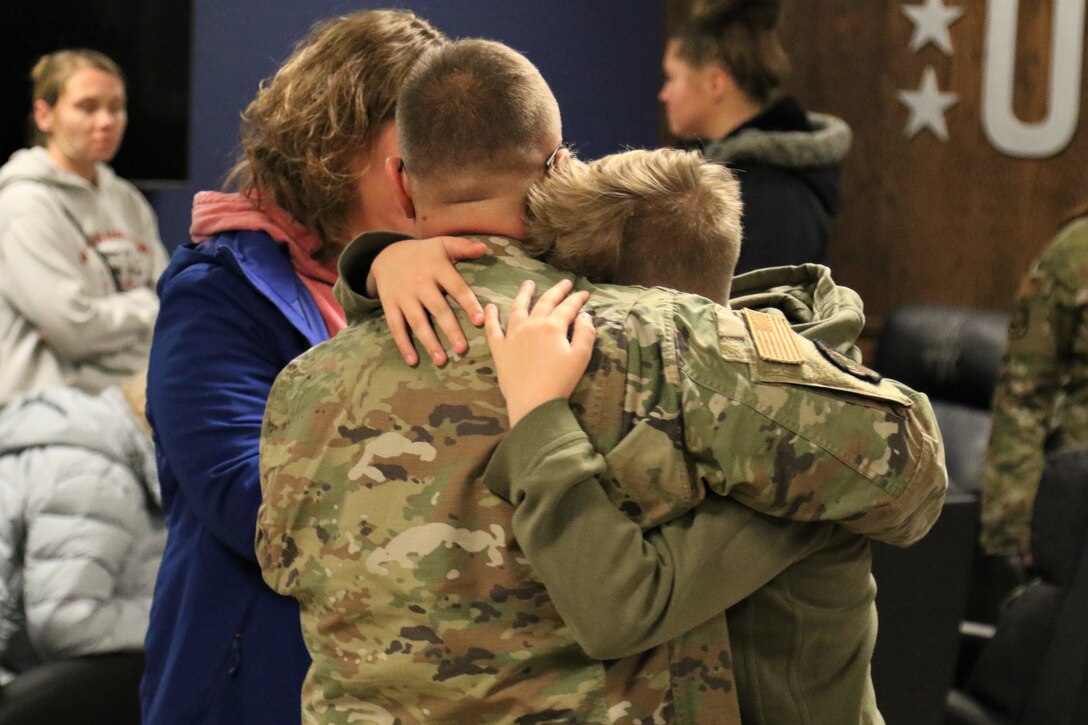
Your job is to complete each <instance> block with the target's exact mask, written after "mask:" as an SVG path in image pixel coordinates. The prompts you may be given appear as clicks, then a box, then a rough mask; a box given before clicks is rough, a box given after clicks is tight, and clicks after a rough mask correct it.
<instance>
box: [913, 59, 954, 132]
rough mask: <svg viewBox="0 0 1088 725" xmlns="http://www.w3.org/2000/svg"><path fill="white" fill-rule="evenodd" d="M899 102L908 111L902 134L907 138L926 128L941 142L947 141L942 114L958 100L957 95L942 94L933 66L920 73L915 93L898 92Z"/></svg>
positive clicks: (946, 129)
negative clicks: (908, 115)
mask: <svg viewBox="0 0 1088 725" xmlns="http://www.w3.org/2000/svg"><path fill="white" fill-rule="evenodd" d="M899 100H900V101H902V102H903V105H905V106H906V107H907V108H909V109H910V118H909V119H907V127H906V129H904V131H903V133H904V134H906V137H907V138H914V136H915V135H916V134H917V133H918V132H919V131H921V130H922V129H924V128H928V129H929V130H930V131H931V132H932V133H933V135H934V136H936V137H937V138H939V139H940V140H941V141H947V140H948V127H947V126H946V125H945V122H944V113H945V111H947V110H948V109H949V108H950V107H952V106H953V105H955V104H956V103H957V102H958V101H959V100H960V97H959V94H957V93H942V92H941V89H940V88H939V87H938V86H937V73H936V72H935V71H934V70H933V66H926V69H925V71H924V72H923V73H922V85H920V86H919V87H918V90H916V91H899Z"/></svg>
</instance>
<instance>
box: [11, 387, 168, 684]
mask: <svg viewBox="0 0 1088 725" xmlns="http://www.w3.org/2000/svg"><path fill="white" fill-rule="evenodd" d="M165 541H166V529H165V526H164V525H163V523H162V516H161V513H160V511H159V491H158V478H157V476H156V473H155V455H154V447H153V446H152V443H151V438H150V436H149V435H148V434H147V433H145V432H144V430H143V429H142V428H141V427H140V425H139V423H138V422H137V421H136V419H135V417H134V416H133V414H132V413H131V412H130V411H129V408H128V406H127V404H126V402H125V400H124V398H123V397H122V395H121V393H120V392H119V391H118V390H117V389H116V388H109V389H107V390H106V391H104V392H103V393H101V394H100V395H98V396H90V395H87V394H85V393H81V392H80V391H78V390H74V389H72V388H54V389H51V390H46V391H41V392H38V393H33V394H30V395H27V396H24V397H21V398H18V399H16V400H14V401H12V402H11V403H10V404H9V405H8V406H7V407H6V408H5V409H4V410H3V412H2V413H0V681H2V680H3V679H4V676H5V673H4V671H6V672H7V673H8V674H10V673H11V672H18V671H21V670H23V669H26V668H27V667H29V666H32V665H33V664H35V663H37V662H39V661H49V660H55V659H61V658H65V657H71V656H76V655H83V654H92V653H98V652H116V651H122V650H138V649H141V648H142V646H143V638H144V634H145V633H146V631H147V619H148V612H149V610H150V606H151V593H152V590H153V588H154V583H155V576H156V574H157V572H158V566H159V561H160V559H161V556H162V549H163V545H164V544H165Z"/></svg>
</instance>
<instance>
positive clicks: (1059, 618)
mask: <svg viewBox="0 0 1088 725" xmlns="http://www.w3.org/2000/svg"><path fill="white" fill-rule="evenodd" d="M1032 554H1033V556H1034V558H1035V572H1036V573H1037V575H1038V576H1037V578H1035V579H1033V580H1032V581H1031V582H1030V583H1029V584H1028V585H1026V586H1025V587H1024V588H1023V590H1022V591H1021V592H1020V594H1019V596H1017V597H1016V598H1015V599H1013V600H1012V602H1011V603H1010V604H1009V606H1008V607H1007V608H1006V610H1005V612H1004V613H1003V616H1002V618H1001V620H1000V622H999V623H998V626H997V630H996V632H995V634H994V636H993V638H992V639H990V641H989V642H988V643H987V644H986V646H985V647H984V648H983V650H982V651H981V653H980V654H979V657H978V659H977V660H976V661H975V664H974V667H973V669H972V670H971V673H970V675H969V677H968V678H967V680H966V682H965V683H964V685H963V686H962V688H960V689H956V690H953V691H952V692H951V694H950V695H949V698H948V710H947V720H946V723H947V724H948V725H1076V724H1080V723H1085V722H1088V677H1086V673H1088V449H1084V448H1080V449H1070V450H1065V451H1060V452H1058V453H1056V454H1054V455H1052V456H1051V457H1050V458H1049V459H1048V461H1047V466H1046V470H1045V472H1044V473H1043V478H1042V480H1041V481H1040V484H1039V492H1038V494H1037V496H1036V500H1035V514H1034V518H1033V520H1032Z"/></svg>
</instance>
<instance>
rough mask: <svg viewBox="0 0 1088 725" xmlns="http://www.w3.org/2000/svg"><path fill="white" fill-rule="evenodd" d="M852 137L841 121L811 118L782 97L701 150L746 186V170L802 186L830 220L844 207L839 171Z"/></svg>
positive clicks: (813, 115) (823, 116) (820, 116)
mask: <svg viewBox="0 0 1088 725" xmlns="http://www.w3.org/2000/svg"><path fill="white" fill-rule="evenodd" d="M853 137H854V135H853V132H852V131H851V130H850V126H848V125H847V124H846V122H845V121H843V120H842V119H841V118H837V117H836V116H831V115H828V114H826V113H808V112H806V111H805V110H804V109H803V108H801V106H800V104H798V103H797V101H795V100H794V99H792V98H789V97H784V98H781V99H779V100H778V101H776V102H774V103H772V104H771V105H770V106H768V107H767V108H766V109H765V110H764V111H763V113H761V114H759V115H758V116H756V117H755V118H753V119H751V120H750V121H748V122H747V123H745V124H744V125H742V126H740V127H739V128H737V129H735V130H734V131H733V132H732V133H730V134H729V135H728V136H726V137H725V138H723V139H719V140H717V141H709V142H706V143H705V144H703V147H702V151H703V155H704V156H706V158H707V159H708V160H710V161H714V162H717V163H720V164H725V165H727V166H729V167H731V168H735V169H737V170H738V171H739V172H740V173H741V174H742V176H741V184H743V183H744V178H743V173H744V171H745V169H746V168H747V167H754V166H758V165H767V166H774V167H777V168H779V169H782V170H784V171H787V172H790V173H792V174H794V175H796V176H797V177H799V178H801V179H802V180H804V182H805V183H806V184H808V186H809V187H811V188H812V190H813V192H815V194H816V195H817V197H818V198H819V199H820V202H821V204H823V206H824V208H825V209H826V211H827V213H828V214H832V215H833V214H835V213H836V212H837V211H838V208H839V201H840V194H839V191H840V188H839V187H840V173H839V167H840V165H841V163H842V160H843V159H844V158H846V154H847V153H848V152H849V151H850V145H851V144H852V143H853Z"/></svg>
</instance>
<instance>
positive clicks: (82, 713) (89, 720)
mask: <svg viewBox="0 0 1088 725" xmlns="http://www.w3.org/2000/svg"><path fill="white" fill-rule="evenodd" d="M143 670H144V655H143V653H142V652H120V653H116V654H102V655H90V656H87V657H76V658H73V659H68V660H60V661H57V662H50V663H47V664H42V665H39V666H37V667H33V668H31V669H29V670H27V671H26V672H22V673H20V674H19V675H18V676H17V677H16V678H15V679H14V680H12V681H11V682H9V683H8V684H6V685H4V688H3V690H0V725H139V724H140V694H139V688H140V677H141V676H142V674H143Z"/></svg>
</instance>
